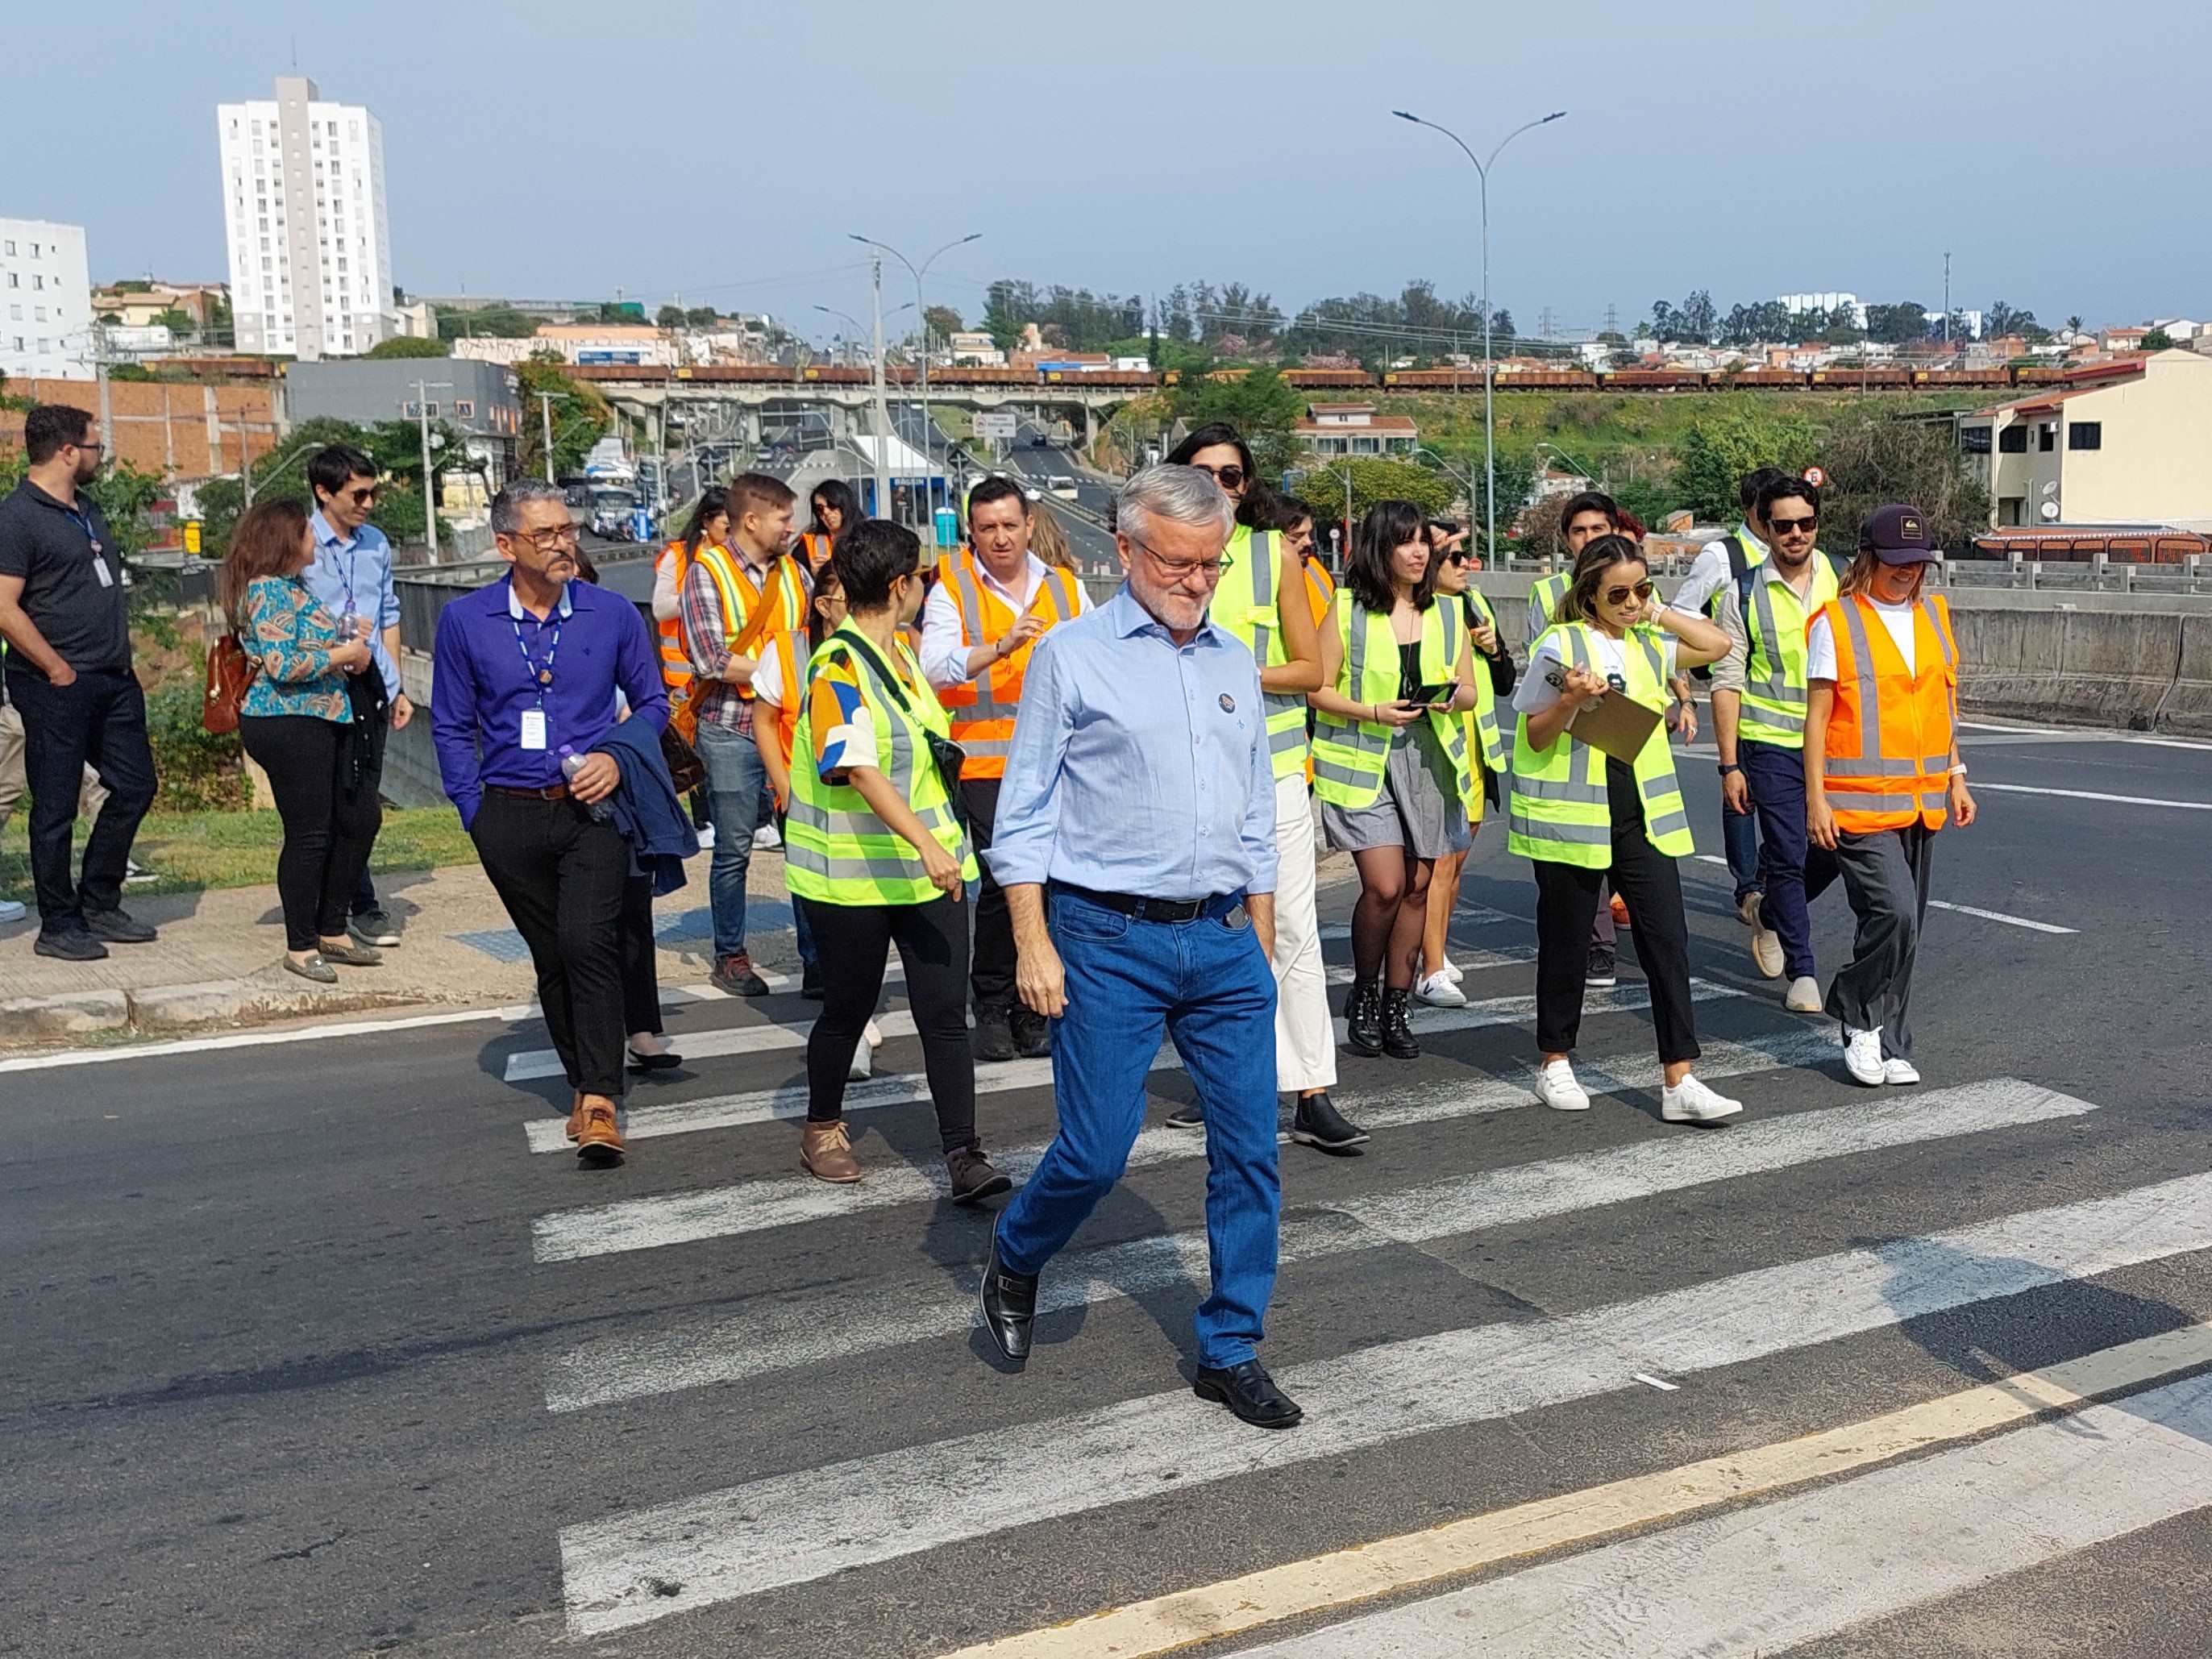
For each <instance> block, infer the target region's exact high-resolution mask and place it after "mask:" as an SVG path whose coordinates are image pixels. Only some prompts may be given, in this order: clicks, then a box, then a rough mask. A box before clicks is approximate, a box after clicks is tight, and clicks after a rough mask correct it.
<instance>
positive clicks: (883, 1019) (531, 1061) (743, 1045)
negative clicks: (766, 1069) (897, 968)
mask: <svg viewBox="0 0 2212 1659" xmlns="http://www.w3.org/2000/svg"><path fill="white" fill-rule="evenodd" d="M813 1027H814V1022H813V1021H812V1020H811V1019H810V1020H808V1021H807V1023H806V1024H804V1025H775V1024H767V1023H763V1024H757V1025H732V1026H728V1027H726V1028H725V1029H724V1030H719V1031H689V1032H686V1033H685V1034H684V1036H681V1037H678V1038H674V1039H672V1040H671V1041H672V1043H673V1046H674V1047H675V1048H676V1049H677V1051H678V1053H680V1054H682V1055H683V1056H684V1060H685V1061H686V1062H687V1063H688V1062H689V1061H691V1060H713V1059H715V1058H717V1057H718V1056H720V1055H723V1054H769V1053H771V1052H773V1051H774V1050H775V1049H779V1048H805V1046H806V1034H807V1033H808V1032H809V1031H810V1030H812V1029H813ZM876 1029H877V1030H879V1031H881V1032H882V1033H883V1034H884V1036H885V1037H895V1036H913V1035H914V1015H913V1013H912V1012H909V1011H908V1010H907V1009H904V1008H899V1009H895V1010H893V1011H892V1012H890V1013H887V1014H878V1015H877V1016H876ZM560 1075H561V1056H560V1055H559V1054H556V1053H555V1052H554V1051H553V1050H552V1049H550V1048H525V1049H522V1050H520V1052H518V1053H515V1054H509V1055H508V1056H507V1071H506V1073H505V1077H506V1080H507V1082H509V1083H526V1082H528V1081H530V1080H531V1079H533V1078H541V1077H559V1076H560Z"/></svg>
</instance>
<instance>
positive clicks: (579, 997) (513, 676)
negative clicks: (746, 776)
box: [430, 478, 668, 1164]
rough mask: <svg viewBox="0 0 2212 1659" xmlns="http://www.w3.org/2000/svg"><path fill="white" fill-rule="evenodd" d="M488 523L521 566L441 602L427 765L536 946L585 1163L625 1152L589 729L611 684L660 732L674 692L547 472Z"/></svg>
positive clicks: (604, 777) (622, 857)
mask: <svg viewBox="0 0 2212 1659" xmlns="http://www.w3.org/2000/svg"><path fill="white" fill-rule="evenodd" d="M491 528H492V537H493V539H494V540H495V542H496V543H497V544H498V546H499V551H500V556H501V557H502V558H504V559H505V560H507V562H508V563H509V564H510V565H512V566H513V569H512V570H511V571H509V572H508V574H507V576H506V577H504V578H503V579H502V580H499V581H495V582H494V583H492V584H491V586H489V587H480V588H478V589H477V591H476V592H473V593H470V594H468V595H466V596H465V597H464V598H461V599H456V600H454V601H453V603H452V604H451V605H447V607H446V609H445V612H444V614H443V615H441V617H439V618H438V643H437V649H436V652H435V675H434V677H433V679H432V684H431V695H430V730H431V734H432V736H433V738H435V740H436V743H437V748H438V771H439V773H440V775H441V777H442V778H443V779H444V781H445V786H446V793H447V795H448V796H449V797H451V798H452V799H453V805H455V806H457V807H459V809H460V812H461V822H462V823H463V824H464V825H465V826H466V827H467V829H468V831H469V834H470V836H471V837H472V838H473V839H474V841H475V842H476V844H477V856H478V857H479V858H481V859H482V860H483V867H484V873H485V874H486V875H488V876H489V877H490V878H491V884H492V885H493V886H494V887H495V888H496V889H497V890H498V891H499V896H500V898H501V902H504V903H505V904H506V906H507V915H509V916H510V917H511V918H513V922H514V926H515V929H516V931H517V932H518V933H520V934H521V935H522V938H523V942H524V943H525V944H526V945H529V947H530V960H531V962H532V965H534V966H535V967H536V969H538V1002H539V1004H540V1005H541V1006H543V1007H544V1011H545V1028H546V1030H547V1032H548V1033H549V1034H550V1036H552V1039H553V1047H554V1048H555V1049H556V1051H557V1052H558V1053H559V1054H560V1056H561V1064H562V1067H563V1068H564V1069H565V1070H566V1071H567V1073H568V1086H569V1088H570V1090H571V1091H573V1092H574V1105H573V1107H572V1109H570V1112H569V1115H568V1139H571V1140H573V1141H574V1142H575V1143H576V1152H577V1156H578V1157H579V1158H580V1159H582V1160H583V1161H584V1162H585V1163H586V1164H613V1163H618V1162H619V1161H620V1160H621V1158H622V1155H623V1142H622V1132H621V1130H620V1129H619V1128H618V1127H617V1126H616V1122H615V1100H616V1097H617V1096H618V1095H619V1094H620V1093H621V1091H622V1067H623V1038H624V1035H625V1033H626V1031H627V1030H628V1025H627V1024H626V1022H625V1019H624V1018H623V980H622V956H621V948H622V947H621V941H622V927H621V921H622V908H623V888H624V885H625V884H626V882H627V880H628V878H629V842H627V841H625V840H624V839H623V836H622V834H621V832H620V831H618V830H617V829H616V828H615V826H614V824H613V823H611V822H610V821H609V820H608V819H606V818H605V817H601V816H596V815H595V814H594V813H593V811H592V808H594V807H595V806H598V805H599V803H600V802H602V801H604V800H605V799H606V798H607V797H608V796H609V795H611V794H612V793H614V791H615V789H616V787H617V786H618V785H619V784H620V783H621V781H622V769H621V767H620V766H619V765H618V764H617V763H616V761H615V759H614V757H612V756H611V755H607V754H603V753H599V752H598V745H599V743H600V742H601V740H602V739H604V738H605V737H606V735H607V733H608V732H611V731H612V730H613V729H614V725H615V693H616V691H617V690H620V691H621V692H622V694H623V696H625V697H626V698H628V699H629V708H630V715H631V718H633V719H635V720H644V721H646V722H647V724H648V725H650V726H652V727H653V729H654V730H655V731H659V730H660V729H661V728H662V727H664V726H666V725H667V724H668V696H667V694H666V692H665V691H664V690H662V689H661V684H660V666H659V662H658V661H657V660H656V659H655V657H654V653H653V640H652V637H651V636H650V635H648V634H647V632H646V629H645V620H644V618H643V617H640V616H639V615H638V612H637V607H636V606H635V605H631V604H630V603H629V601H628V600H626V599H620V598H618V597H617V596H616V595H614V594H612V593H609V592H605V591H604V590H602V589H600V588H597V587H594V586H591V585H590V584H589V583H587V582H585V581H583V580H579V579H577V577H576V526H575V524H574V520H572V519H571V518H570V517H569V514H568V503H567V501H565V500H564V499H563V498H562V493H561V490H560V489H559V488H558V487H557V486H556V485H554V484H550V483H545V482H544V480H542V479H538V478H518V479H516V480H515V481H514V482H513V483H511V484H509V485H508V486H507V488H506V489H502V490H501V491H500V493H499V494H498V495H496V496H495V497H494V498H493V500H492V504H491ZM564 762H566V763H567V764H566V765H565V766H564V764H563V763H564Z"/></svg>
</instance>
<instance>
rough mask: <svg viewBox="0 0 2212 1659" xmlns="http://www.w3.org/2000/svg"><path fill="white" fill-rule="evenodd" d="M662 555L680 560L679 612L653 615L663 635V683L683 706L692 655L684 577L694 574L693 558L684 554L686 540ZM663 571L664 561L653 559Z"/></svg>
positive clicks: (688, 691)
mask: <svg viewBox="0 0 2212 1659" xmlns="http://www.w3.org/2000/svg"><path fill="white" fill-rule="evenodd" d="M660 557H661V558H662V559H673V560H675V561H676V614H675V615H674V616H672V617H667V618H665V619H663V618H660V617H655V618H654V619H653V632H654V633H656V634H658V635H659V636H660V683H661V684H663V685H665V686H666V687H667V688H668V702H669V705H670V707H671V708H678V707H681V706H682V705H683V704H684V703H685V702H688V701H689V700H690V696H691V679H692V670H691V658H690V653H688V652H686V651H685V650H684V577H685V576H687V575H689V574H690V570H691V562H690V560H689V559H687V558H685V557H684V544H683V543H682V542H671V543H669V544H668V550H667V551H665V553H663V554H662V555H661V556H660ZM653 574H654V575H656V576H658V575H659V574H660V562H659V560H655V561H654V562H653Z"/></svg>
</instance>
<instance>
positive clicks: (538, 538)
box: [514, 524, 580, 553]
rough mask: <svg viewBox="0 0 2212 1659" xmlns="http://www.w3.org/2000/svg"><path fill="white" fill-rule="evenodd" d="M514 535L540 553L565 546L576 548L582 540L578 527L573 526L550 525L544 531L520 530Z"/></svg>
mask: <svg viewBox="0 0 2212 1659" xmlns="http://www.w3.org/2000/svg"><path fill="white" fill-rule="evenodd" d="M514 533H515V535H516V536H517V537H518V538H520V539H521V540H523V541H526V542H528V543H529V544H531V545H532V547H534V548H536V549H537V550H538V551H539V552H540V553H544V552H549V551H550V550H552V549H554V548H556V547H561V546H563V545H566V546H568V547H574V546H575V545H576V544H577V542H578V541H579V540H580V537H579V535H578V533H577V530H576V526H574V525H573V524H556V525H550V526H547V527H546V528H545V529H544V530H518V531H516V532H514Z"/></svg>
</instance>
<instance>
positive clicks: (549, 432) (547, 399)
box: [538, 392, 553, 483]
mask: <svg viewBox="0 0 2212 1659" xmlns="http://www.w3.org/2000/svg"><path fill="white" fill-rule="evenodd" d="M538 413H539V414H541V415H543V416H544V417H545V482H546V483H552V482H553V394H552V393H551V392H539V393H538Z"/></svg>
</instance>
